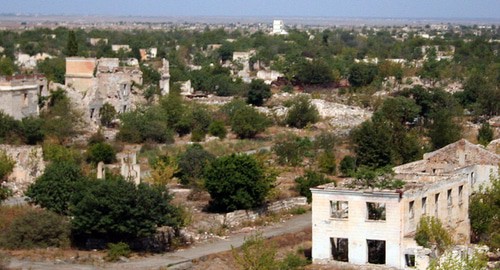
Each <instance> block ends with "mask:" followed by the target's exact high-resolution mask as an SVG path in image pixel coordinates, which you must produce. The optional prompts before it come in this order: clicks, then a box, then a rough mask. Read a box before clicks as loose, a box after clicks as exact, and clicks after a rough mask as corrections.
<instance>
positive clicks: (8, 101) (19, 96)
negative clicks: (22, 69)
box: [0, 75, 48, 120]
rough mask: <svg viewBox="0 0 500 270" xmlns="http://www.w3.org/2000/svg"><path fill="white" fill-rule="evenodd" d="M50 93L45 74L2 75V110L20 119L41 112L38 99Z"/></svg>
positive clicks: (0, 81) (0, 95)
mask: <svg viewBox="0 0 500 270" xmlns="http://www.w3.org/2000/svg"><path fill="white" fill-rule="evenodd" d="M46 95H48V91H47V80H46V79H45V77H44V76H43V75H18V76H9V77H0V110H1V111H3V112H4V113H6V114H8V115H10V116H12V117H14V118H15V119H17V120H20V119H22V118H24V117H28V116H37V115H38V114H39V106H38V100H39V97H41V96H46Z"/></svg>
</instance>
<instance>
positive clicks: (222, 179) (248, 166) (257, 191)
mask: <svg viewBox="0 0 500 270" xmlns="http://www.w3.org/2000/svg"><path fill="white" fill-rule="evenodd" d="M274 181H275V178H274V177H268V176H267V175H266V173H265V169H264V168H263V166H262V164H260V163H259V162H258V161H257V160H256V159H255V158H254V157H252V156H249V155H245V154H239V155H236V154H232V155H230V156H223V157H220V158H217V159H216V160H214V161H213V162H212V163H211V164H210V165H209V166H208V168H207V170H206V172H205V187H206V189H207V191H208V193H210V196H211V198H212V200H211V206H212V207H213V209H215V210H218V211H234V210H238V209H251V208H253V207H257V206H260V205H262V204H263V203H264V200H265V198H266V196H267V195H268V194H269V192H270V190H271V189H272V187H273V185H274Z"/></svg>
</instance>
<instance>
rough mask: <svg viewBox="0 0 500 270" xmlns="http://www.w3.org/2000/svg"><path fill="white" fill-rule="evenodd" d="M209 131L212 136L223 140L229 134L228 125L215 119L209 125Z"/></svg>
mask: <svg viewBox="0 0 500 270" xmlns="http://www.w3.org/2000/svg"><path fill="white" fill-rule="evenodd" d="M208 132H209V133H210V134H211V135H212V136H216V137H219V139H221V140H223V139H224V138H226V135H227V130H226V127H225V126H224V122H222V121H218V120H215V121H213V122H212V123H211V124H210V126H208Z"/></svg>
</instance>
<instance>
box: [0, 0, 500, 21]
mask: <svg viewBox="0 0 500 270" xmlns="http://www.w3.org/2000/svg"><path fill="white" fill-rule="evenodd" d="M0 13H4V14H5V13H16V14H17V13H22V14H43V15H62V14H64V15H110V16H234V17H238V16H240V17H241V16H245V17H248V16H252V17H253V16H265V17H269V16H270V17H280V16H281V17H294V16H300V17H342V18H346V17H347V18H351V17H356V18H358V17H359V18H453V19H500V0H0Z"/></svg>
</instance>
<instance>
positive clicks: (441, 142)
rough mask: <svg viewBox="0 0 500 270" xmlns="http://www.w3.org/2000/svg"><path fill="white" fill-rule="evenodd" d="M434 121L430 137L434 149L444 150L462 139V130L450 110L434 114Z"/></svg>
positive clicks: (430, 128)
mask: <svg viewBox="0 0 500 270" xmlns="http://www.w3.org/2000/svg"><path fill="white" fill-rule="evenodd" d="M432 120H433V122H432V124H431V126H430V127H429V137H430V138H431V142H432V145H433V147H434V149H439V148H442V147H444V146H446V145H448V144H450V143H453V142H456V141H458V140H459V139H460V138H461V137H462V135H461V133H462V128H461V126H460V125H459V124H458V123H456V122H455V121H456V120H455V119H454V115H453V114H452V112H450V111H449V110H448V109H446V108H443V109H441V110H438V111H436V112H435V113H433V115H432Z"/></svg>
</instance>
